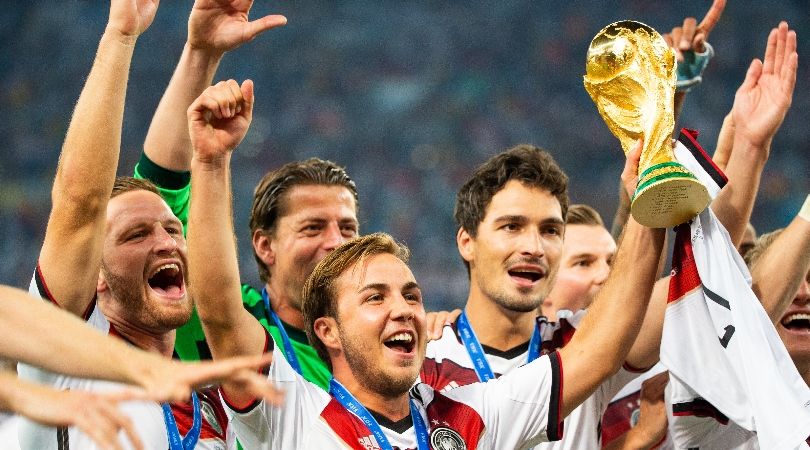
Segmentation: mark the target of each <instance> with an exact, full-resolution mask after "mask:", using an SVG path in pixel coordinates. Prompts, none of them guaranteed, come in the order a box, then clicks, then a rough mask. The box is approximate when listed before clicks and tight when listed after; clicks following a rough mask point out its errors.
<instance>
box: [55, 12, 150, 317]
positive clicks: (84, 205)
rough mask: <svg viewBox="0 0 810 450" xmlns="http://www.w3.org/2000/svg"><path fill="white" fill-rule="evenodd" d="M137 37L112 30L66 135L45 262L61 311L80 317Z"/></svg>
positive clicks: (89, 289)
mask: <svg viewBox="0 0 810 450" xmlns="http://www.w3.org/2000/svg"><path fill="white" fill-rule="evenodd" d="M135 40H136V38H135V37H132V36H124V35H122V34H121V33H119V32H117V31H115V30H112V29H110V28H108V29H107V30H106V31H105V32H104V35H103V37H102V38H101V42H100V44H99V47H98V52H97V54H96V59H95V62H94V63H93V68H92V70H91V71H90V75H89V76H88V78H87V81H86V83H85V85H84V88H83V89H82V93H81V95H80V97H79V100H78V103H77V104H76V109H75V110H74V112H73V118H72V120H71V122H70V126H69V128H68V132H67V136H66V137H65V142H64V146H63V148H62V154H61V156H60V160H59V167H58V169H57V173H56V178H55V180H54V184H53V190H52V204H53V208H52V211H51V216H50V218H49V220H48V227H47V232H46V235H45V241H44V243H43V246H42V251H41V254H40V259H39V262H40V263H41V268H42V271H43V274H44V276H45V279H46V281H47V283H48V287H49V289H50V291H51V293H52V294H53V295H54V297H55V298H56V299H57V300H58V301H59V304H60V306H62V307H63V308H64V309H66V310H68V311H70V312H72V313H74V314H81V313H82V312H83V311H84V310H85V309H86V307H87V304H88V303H89V301H90V300H91V299H92V297H93V293H94V291H95V287H96V283H97V280H98V264H99V263H100V261H101V245H102V239H103V236H104V227H105V214H106V207H107V202H108V200H109V196H110V192H111V191H112V186H113V182H114V180H115V173H116V168H117V165H118V153H119V149H120V145H121V122H122V120H123V114H124V96H125V93H126V85H127V77H128V72H129V65H130V60H131V58H132V52H133V49H134V46H135Z"/></svg>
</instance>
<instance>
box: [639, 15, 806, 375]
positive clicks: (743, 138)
mask: <svg viewBox="0 0 810 450" xmlns="http://www.w3.org/2000/svg"><path fill="white" fill-rule="evenodd" d="M797 58H798V56H797V54H796V33H795V32H793V31H788V27H787V23H785V22H782V23H781V24H780V25H779V28H778V29H774V30H773V31H771V35H770V36H769V37H768V48H767V49H766V51H765V61H766V64H764V65H763V63H760V62H759V60H754V61H753V62H752V63H751V67H750V68H749V70H748V73H747V74H746V78H745V81H744V82H743V84H742V86H740V88H739V89H738V90H737V95H736V97H735V100H734V107H733V108H732V112H731V114H730V115H729V116H727V117H726V120H725V121H724V124H723V130H721V136H720V138H719V142H718V145H719V146H720V145H721V144H723V145H727V144H728V142H729V137H728V136H729V135H732V137H731V138H730V140H732V141H733V142H732V147H733V150H732V151H731V152H730V154H728V153H726V155H727V156H724V155H720V156H721V157H723V158H726V157H727V158H728V163H727V164H726V168H725V173H726V175H727V176H728V184H727V185H726V186H725V187H724V188H723V190H722V191H720V194H719V195H718V196H717V198H716V199H715V200H714V202H713V203H712V206H711V208H712V210H713V211H714V213H715V214H716V215H717V218H718V219H719V220H720V221H721V222H722V224H723V226H725V227H726V229H727V230H728V232H729V235H730V236H731V239H732V242H734V243H735V245H737V246H738V245H739V243H740V241H741V240H742V237H743V234H744V232H745V227H746V226H747V224H748V220H749V219H750V217H751V211H752V209H753V205H754V200H755V199H756V193H757V190H758V189H759V181H760V176H761V175H762V169H763V168H764V166H765V162H766V161H767V159H768V153H769V152H770V144H771V140H772V139H773V136H774V135H775V134H776V131H777V130H778V129H779V126H780V125H781V123H782V120H783V119H784V117H785V114H786V113H787V110H788V109H789V108H790V101H791V98H792V95H793V87H794V85H795V81H796V68H797V66H798V59H797ZM777 61H781V62H780V63H779V64H777ZM766 66H767V67H768V69H767V74H766V71H765V67H766ZM742 122H745V124H744V125H740V123H742ZM724 143H725V144H724ZM722 151H723V152H725V150H722ZM719 152H721V149H720V148H718V153H719ZM668 292H669V277H665V278H662V279H661V280H659V281H658V282H657V283H656V286H655V289H654V290H653V298H652V299H651V300H650V305H649V308H648V309H647V314H646V317H645V319H644V325H643V326H642V328H641V331H640V332H639V335H638V337H637V339H636V342H635V343H634V345H633V348H632V350H631V351H630V354H629V355H628V357H627V363H628V364H630V365H631V366H633V367H638V368H646V367H650V366H652V365H653V364H655V363H656V362H658V354H659V350H660V347H661V333H662V330H663V326H664V314H665V311H666V301H667V294H668Z"/></svg>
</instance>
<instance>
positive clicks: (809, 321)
mask: <svg viewBox="0 0 810 450" xmlns="http://www.w3.org/2000/svg"><path fill="white" fill-rule="evenodd" d="M781 324H782V326H783V327H785V328H786V329H788V330H790V331H793V332H804V333H810V314H805V313H795V314H789V315H787V316H785V317H784V318H783V319H782V321H781Z"/></svg>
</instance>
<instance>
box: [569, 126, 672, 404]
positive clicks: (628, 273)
mask: <svg viewBox="0 0 810 450" xmlns="http://www.w3.org/2000/svg"><path fill="white" fill-rule="evenodd" d="M640 153H641V145H640V142H639V145H637V146H636V148H635V149H634V150H633V152H631V153H630V154H628V159H627V164H626V165H625V169H624V172H623V173H622V180H623V181H624V182H625V189H627V190H628V192H632V191H633V189H635V186H636V184H635V183H636V181H637V179H638V177H637V175H638V158H639V156H640ZM664 233H665V230H663V229H650V228H646V227H643V226H641V225H639V224H638V223H637V222H636V221H635V220H634V219H633V218H632V217H631V218H630V219H629V220H628V222H627V226H626V227H625V230H624V234H623V235H622V239H621V242H620V244H619V248H618V251H617V254H616V259H615V262H614V264H613V268H612V269H611V273H610V276H609V277H608V279H607V281H606V282H605V286H604V287H603V288H602V290H601V291H599V294H597V297H596V299H595V300H594V302H593V304H591V306H590V307H589V308H588V314H587V315H586V316H585V318H584V319H583V321H582V324H581V325H580V326H579V327H577V332H576V334H574V337H573V338H572V339H571V342H570V343H569V344H568V345H566V346H565V347H563V348H562V349H561V350H560V356H561V359H562V366H563V383H562V385H563V393H562V395H563V402H562V403H563V405H562V410H563V416H567V415H568V414H569V413H570V412H571V411H572V410H573V409H574V408H576V407H577V406H578V405H579V404H581V403H582V402H583V401H585V399H586V398H588V396H590V395H591V394H592V393H593V392H594V391H595V390H596V388H597V387H598V386H599V384H600V383H602V381H604V380H605V379H606V378H607V377H609V376H610V375H612V374H613V373H615V372H616V371H617V370H618V369H619V367H621V365H622V363H624V361H625V358H626V356H627V353H628V351H629V350H630V347H631V345H632V344H633V341H634V340H635V338H636V334H637V333H638V329H639V328H640V327H641V322H642V319H643V318H644V313H645V311H646V309H647V302H648V301H649V299H650V293H651V291H652V287H653V283H654V282H655V279H656V269H657V267H658V256H659V255H660V254H661V249H662V246H663V242H664Z"/></svg>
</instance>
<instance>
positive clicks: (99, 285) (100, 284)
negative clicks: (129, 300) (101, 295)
mask: <svg viewBox="0 0 810 450" xmlns="http://www.w3.org/2000/svg"><path fill="white" fill-rule="evenodd" d="M109 287H110V285H108V284H107V279H106V278H104V273H103V272H102V271H101V270H99V271H98V281H97V282H96V292H104V291H106V290H107V289H109Z"/></svg>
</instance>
